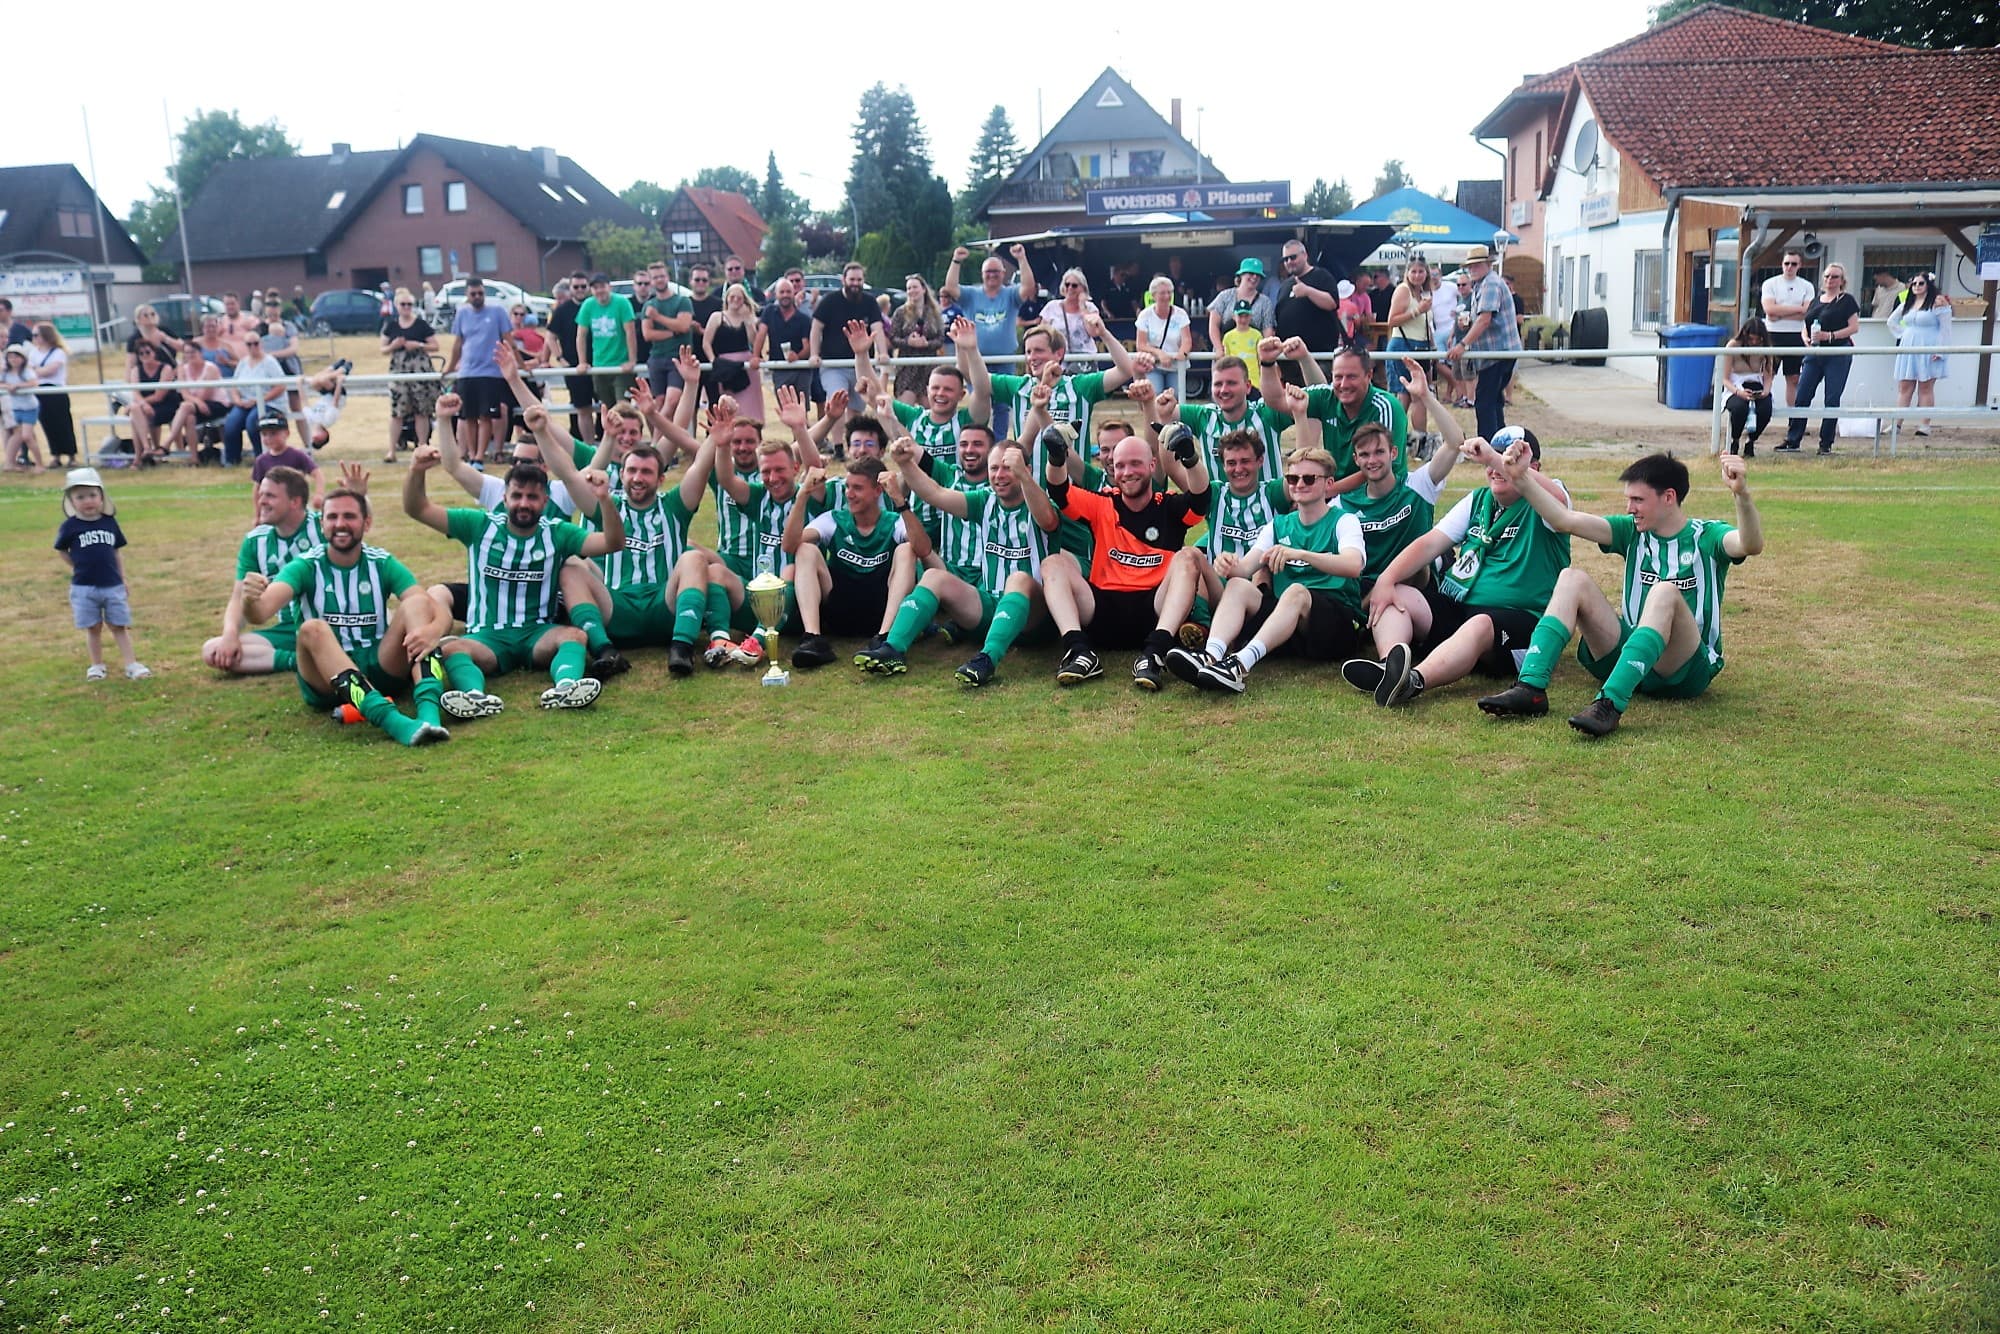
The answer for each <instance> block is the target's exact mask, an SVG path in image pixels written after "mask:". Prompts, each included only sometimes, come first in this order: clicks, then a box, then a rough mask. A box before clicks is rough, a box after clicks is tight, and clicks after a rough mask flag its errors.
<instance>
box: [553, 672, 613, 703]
mask: <svg viewBox="0 0 2000 1334" xmlns="http://www.w3.org/2000/svg"><path fill="white" fill-rule="evenodd" d="M603 693H604V687H603V685H602V684H600V683H599V682H598V680H597V678H596V677H594V676H579V677H577V678H576V679H575V680H573V681H558V682H556V683H555V684H554V685H552V686H550V687H549V688H548V689H547V690H544V691H543V692H542V707H543V708H545V709H587V708H589V707H590V706H591V705H592V704H593V703H595V702H596V700H597V697H598V696H599V695H601V694H603Z"/></svg>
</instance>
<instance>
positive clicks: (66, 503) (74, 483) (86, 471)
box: [63, 468, 118, 519]
mask: <svg viewBox="0 0 2000 1334" xmlns="http://www.w3.org/2000/svg"><path fill="white" fill-rule="evenodd" d="M79 486H94V487H96V488H97V489H98V490H99V491H104V479H103V478H102V477H99V476H98V475H97V469H95V468H71V469H70V470H69V473H68V475H66V476H65V477H64V478H63V513H64V514H67V515H68V516H69V517H70V518H72V519H74V518H77V517H78V515H77V512H76V506H75V505H74V504H73V503H71V501H70V498H69V493H70V492H72V491H74V490H76V489H77V488H78V487H79ZM104 512H105V513H106V514H116V513H117V512H118V510H117V508H116V507H115V506H114V505H112V503H111V493H110V492H109V491H104Z"/></svg>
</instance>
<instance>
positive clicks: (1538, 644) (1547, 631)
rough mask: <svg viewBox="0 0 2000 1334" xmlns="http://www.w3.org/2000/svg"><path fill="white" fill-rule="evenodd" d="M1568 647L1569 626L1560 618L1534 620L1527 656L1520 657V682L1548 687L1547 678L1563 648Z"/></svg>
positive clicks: (1545, 688) (1537, 687)
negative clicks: (1533, 631)
mask: <svg viewBox="0 0 2000 1334" xmlns="http://www.w3.org/2000/svg"><path fill="white" fill-rule="evenodd" d="M1568 647H1569V627H1568V626H1566V625H1564V624H1563V623H1562V621H1561V619H1560V618H1558V617H1555V616H1544V617H1542V619H1541V620H1539V621H1537V622H1535V633H1534V635H1533V636H1532V637H1530V638H1529V640H1528V656H1527V657H1525V658H1523V659H1521V682H1522V684H1524V685H1531V686H1533V687H1535V689H1537V690H1547V689H1548V688H1549V678H1550V677H1551V676H1554V675H1555V671H1556V664H1557V663H1558V662H1561V661H1562V655H1563V650H1564V649H1566V648H1568Z"/></svg>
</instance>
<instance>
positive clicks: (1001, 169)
mask: <svg viewBox="0 0 2000 1334" xmlns="http://www.w3.org/2000/svg"><path fill="white" fill-rule="evenodd" d="M1020 165H1021V145H1020V142H1019V141H1018V140H1016V139H1015V137H1014V122H1012V121H1011V120H1009V119H1007V108H1006V107H1003V106H997V105H996V106H995V107H994V108H993V109H992V110H991V111H989V112H987V113H986V123H985V124H984V125H981V126H980V127H979V142H978V143H976V144H974V145H973V146H972V163H971V165H970V166H969V167H968V168H967V169H966V173H965V183H966V186H967V187H968V188H970V189H973V190H977V189H980V188H981V187H982V186H984V187H987V188H991V187H992V186H994V185H998V184H999V183H1000V182H1001V181H1004V180H1006V179H1007V178H1008V177H1009V176H1011V175H1013V174H1014V168H1016V167H1018V166H1020Z"/></svg>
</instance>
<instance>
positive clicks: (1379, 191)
mask: <svg viewBox="0 0 2000 1334" xmlns="http://www.w3.org/2000/svg"><path fill="white" fill-rule="evenodd" d="M1414 184H1416V182H1414V181H1412V180H1411V179H1410V175H1409V173H1408V172H1406V171H1404V170H1403V159H1401V158H1399V157H1392V158H1390V159H1389V160H1388V161H1387V162H1384V163H1383V164H1382V172H1381V174H1380V175H1379V176H1377V177H1376V178H1375V193H1374V194H1372V195H1369V196H1368V197H1369V198H1370V199H1380V198H1381V197H1382V196H1383V195H1386V194H1388V193H1389V192H1390V191H1391V190H1400V189H1402V188H1403V187H1404V186H1406V185H1414Z"/></svg>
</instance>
